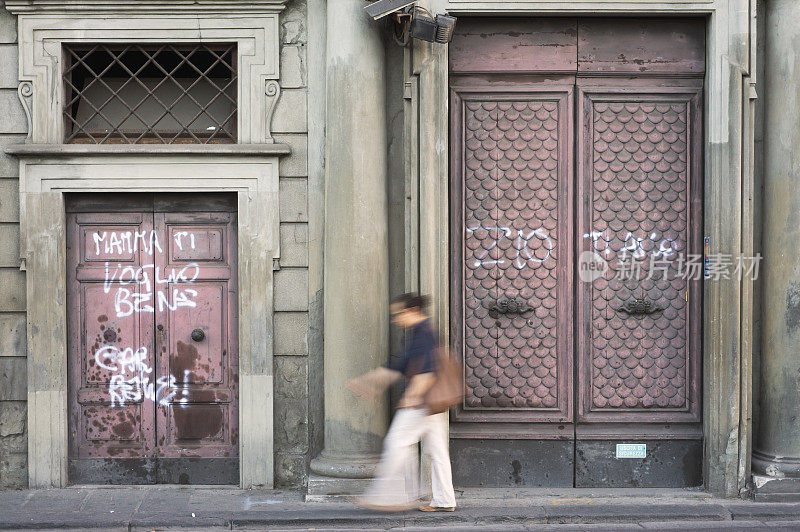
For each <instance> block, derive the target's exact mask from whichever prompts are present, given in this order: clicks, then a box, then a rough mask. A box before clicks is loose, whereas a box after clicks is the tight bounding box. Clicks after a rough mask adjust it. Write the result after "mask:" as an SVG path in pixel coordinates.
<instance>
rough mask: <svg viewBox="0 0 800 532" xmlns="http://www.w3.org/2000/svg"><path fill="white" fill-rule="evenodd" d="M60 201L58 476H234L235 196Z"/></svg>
mask: <svg viewBox="0 0 800 532" xmlns="http://www.w3.org/2000/svg"><path fill="white" fill-rule="evenodd" d="M100 196H102V198H101V197H100ZM100 206H102V207H104V208H105V209H106V211H105V212H99V213H98V212H92V211H93V210H95V209H97V208H99V207H100ZM134 207H135V208H136V209H138V212H124V211H131V210H133V208H134ZM204 208H205V209H208V210H207V211H205V212H203V209H204ZM159 209H161V210H159ZM180 209H185V211H183V212H181V211H180ZM67 210H68V214H67V223H68V233H67V259H68V266H67V268H68V276H67V277H68V294H67V298H68V301H69V310H68V312H67V324H68V327H69V331H70V335H69V345H68V348H69V363H68V376H69V382H70V386H69V391H68V394H69V398H70V403H69V424H70V463H69V478H70V482H73V483H74V482H78V483H96V482H98V483H133V484H136V483H161V482H167V483H202V484H229V483H236V482H237V479H238V460H237V456H238V344H237V320H236V298H237V285H236V279H237V276H236V272H237V268H236V249H237V247H236V246H237V242H236V213H235V197H231V196H226V197H223V196H222V195H210V196H192V195H188V197H187V195H181V196H180V197H175V196H173V195H170V194H159V195H153V194H150V195H149V196H148V195H146V194H136V195H132V196H131V197H130V198H128V197H127V196H125V195H117V196H114V197H110V196H108V195H101V194H94V195H79V196H78V195H76V196H74V197H72V196H70V197H68V200H67ZM162 211H170V212H162ZM209 211H211V212H209ZM213 211H222V212H213Z"/></svg>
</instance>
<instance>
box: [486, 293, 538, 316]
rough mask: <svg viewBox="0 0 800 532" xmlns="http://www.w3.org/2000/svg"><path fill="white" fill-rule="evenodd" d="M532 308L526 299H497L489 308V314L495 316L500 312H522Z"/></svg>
mask: <svg viewBox="0 0 800 532" xmlns="http://www.w3.org/2000/svg"><path fill="white" fill-rule="evenodd" d="M531 310H533V307H532V306H530V305H528V303H527V302H526V301H521V300H519V299H517V298H515V297H512V298H509V299H504V300H502V301H497V302H496V303H495V304H494V305H492V306H491V307H490V308H489V316H491V317H493V318H497V317H498V316H499V315H500V314H524V313H525V312H529V311H531Z"/></svg>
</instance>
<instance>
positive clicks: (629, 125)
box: [578, 82, 702, 422]
mask: <svg viewBox="0 0 800 532" xmlns="http://www.w3.org/2000/svg"><path fill="white" fill-rule="evenodd" d="M616 86H617V87H618V86H619V83H618V82H617V83H616ZM579 98H581V106H580V107H581V123H582V135H583V142H582V143H581V145H580V149H581V153H582V155H583V157H582V159H581V164H580V165H579V173H580V175H581V176H582V180H581V184H580V188H579V191H578V194H579V195H580V196H582V197H584V198H585V200H586V201H585V202H584V209H583V215H582V217H581V221H580V227H579V229H578V231H579V234H580V235H581V237H582V238H581V240H582V242H581V249H582V250H584V251H586V250H591V251H594V252H595V253H597V254H598V255H599V256H600V257H601V258H602V259H603V260H605V261H606V262H607V263H608V265H609V266H610V267H609V268H608V270H607V271H606V272H605V274H604V275H603V276H602V277H601V278H598V279H596V280H594V281H593V282H591V283H581V285H580V290H579V293H580V295H579V297H580V299H579V302H578V305H579V308H581V309H583V312H582V313H581V319H582V323H581V324H580V325H579V327H578V330H579V331H580V334H579V340H578V342H579V343H578V352H579V362H578V365H579V375H580V389H579V410H578V416H579V421H601V422H602V421H619V422H687V421H688V422H696V421H699V416H700V404H699V397H698V390H699V385H700V380H699V379H700V371H699V370H700V366H699V364H700V356H699V354H698V352H697V350H698V343H697V338H699V330H698V326H697V323H698V321H699V320H696V319H695V320H692V319H691V316H692V310H694V311H695V312H697V311H698V309H699V297H700V293H699V290H700V285H699V283H700V281H699V276H697V277H696V278H697V279H698V280H694V281H690V280H688V279H687V278H686V276H684V275H682V272H681V269H683V270H684V271H686V266H687V264H689V262H688V261H687V260H686V259H688V257H689V256H690V255H691V254H694V255H697V256H699V253H700V234H701V233H700V225H699V224H700V212H699V208H700V198H701V197H702V196H701V192H700V189H699V183H700V182H701V180H700V176H699V173H700V167H699V157H698V156H697V147H698V146H699V142H700V138H699V130H700V114H699V105H700V103H699V102H700V91H699V89H691V88H688V89H675V88H670V89H665V88H663V87H660V88H659V87H652V88H648V87H637V88H634V87H629V88H627V89H625V90H620V89H619V88H616V89H602V88H592V89H588V90H581V91H580V92H579ZM695 266H696V267H697V266H699V261H695ZM694 273H698V272H697V270H695V272H694ZM636 302H638V303H636ZM637 304H638V305H639V307H640V308H636V305H637ZM626 305H628V306H627V307H626ZM642 305H644V307H642ZM647 306H649V308H645V307H647ZM694 315H697V314H694Z"/></svg>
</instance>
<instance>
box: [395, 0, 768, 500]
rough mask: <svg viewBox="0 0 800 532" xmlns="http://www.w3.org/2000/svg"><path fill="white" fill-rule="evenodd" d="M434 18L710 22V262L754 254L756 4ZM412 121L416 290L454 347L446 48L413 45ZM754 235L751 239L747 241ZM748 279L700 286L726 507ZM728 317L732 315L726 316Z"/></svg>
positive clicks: (717, 478)
mask: <svg viewBox="0 0 800 532" xmlns="http://www.w3.org/2000/svg"><path fill="white" fill-rule="evenodd" d="M422 4H424V7H426V8H427V9H429V10H431V11H432V12H443V11H447V12H449V13H451V14H454V15H456V16H458V15H462V16H467V15H473V16H477V15H505V16H511V15H520V14H525V15H528V16H530V15H543V16H552V15H576V14H585V13H592V14H593V15H595V16H597V15H601V14H615V15H628V16H630V15H639V14H641V15H650V16H656V15H665V14H667V15H669V14H680V15H684V16H685V15H696V16H702V17H705V18H706V20H707V26H706V28H707V30H706V42H707V48H706V72H707V76H706V83H705V86H706V90H705V92H704V100H705V101H704V109H705V115H704V137H705V138H704V143H703V151H704V172H703V173H704V175H705V183H704V206H703V212H704V235H705V236H706V237H708V238H709V239H710V243H711V250H712V252H713V253H726V254H731V255H733V256H737V255H739V254H740V253H741V254H744V255H748V254H749V255H752V253H753V242H752V225H753V220H754V217H753V204H752V199H751V198H752V190H753V168H752V160H753V155H752V154H753V127H752V115H753V106H754V102H753V101H754V99H755V97H756V94H755V83H756V79H755V50H756V46H755V30H754V28H755V1H748V2H747V3H746V5H745V6H742V4H741V3H732V2H727V1H723V0H698V1H694V2H691V1H684V0H673V1H657V0H633V1H626V0H619V1H614V2H598V1H592V0H577V1H570V2H564V1H535V0H526V1H518V2H498V1H493V0H483V1H471V0H455V1H446V0H432V1H426V2H422ZM412 63H413V75H412V78H413V79H415V80H416V81H414V83H418V87H419V88H418V95H419V97H418V100H417V102H415V110H414V113H416V114H418V116H420V117H422V116H424V117H426V120H420V121H419V125H418V128H419V129H418V133H417V135H418V137H417V138H418V145H417V146H416V149H411V150H409V152H410V153H413V154H414V159H411V160H408V161H406V162H407V164H409V165H411V167H412V168H413V169H414V170H412V174H414V173H415V172H416V175H419V198H420V199H419V217H418V218H419V228H420V231H419V244H418V249H419V289H420V290H421V291H422V292H424V293H428V294H431V295H432V298H433V307H434V311H435V314H436V319H437V323H438V325H439V328H440V332H441V334H442V337H443V338H449V333H450V331H449V315H450V303H449V300H450V296H449V291H450V290H451V289H452V285H451V279H450V278H449V260H450V258H449V255H448V254H449V250H450V242H449V237H448V214H447V213H448V212H449V209H450V205H449V188H448V178H447V176H448V175H449V172H448V168H449V151H448V149H447V144H446V143H445V142H443V139H446V138H448V128H449V108H448V98H449V95H448V87H449V84H448V59H447V48H446V47H443V46H439V45H435V44H434V45H429V44H425V43H415V45H414V50H413V61H412ZM748 235H749V236H748ZM752 304H753V283H752V281H748V280H744V281H738V280H736V279H729V280H721V281H716V282H713V283H706V284H705V286H704V289H703V339H702V346H703V368H704V369H703V393H702V395H703V397H705V398H707V399H706V400H705V401H704V402H703V421H704V422H703V426H704V450H703V462H704V465H703V469H704V474H703V478H704V479H705V487H706V488H707V489H708V490H709V491H711V492H713V493H717V494H721V495H725V496H729V497H733V496H738V495H739V493H740V492H741V491H742V490H745V489H746V483H747V479H748V477H749V474H750V454H751V448H752V423H751V409H752V398H751V394H752ZM731 309H739V310H738V311H731Z"/></svg>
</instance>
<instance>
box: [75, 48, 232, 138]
mask: <svg viewBox="0 0 800 532" xmlns="http://www.w3.org/2000/svg"><path fill="white" fill-rule="evenodd" d="M64 57H65V58H66V61H65V64H66V68H65V71H64V88H65V93H64V94H65V98H64V126H65V127H64V130H65V142H70V143H90V144H91V143H96V144H103V143H118V144H119V143H123V144H124V143H128V144H136V143H163V144H178V143H200V144H207V143H232V142H236V113H237V105H236V95H237V76H236V63H235V61H236V44H194V45H189V46H177V45H171V44H157V45H149V44H148V45H139V44H122V45H119V44H93V45H83V44H81V45H64Z"/></svg>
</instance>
